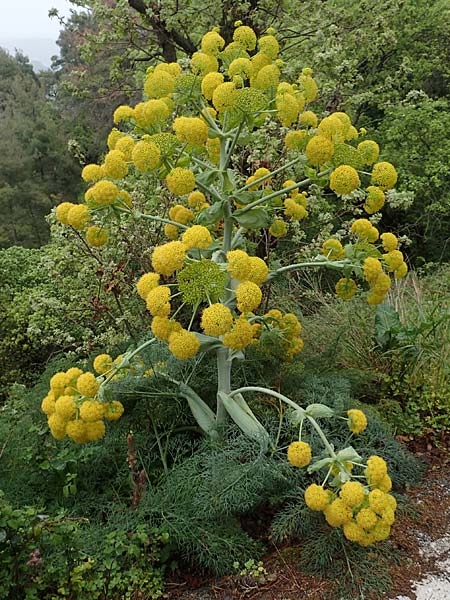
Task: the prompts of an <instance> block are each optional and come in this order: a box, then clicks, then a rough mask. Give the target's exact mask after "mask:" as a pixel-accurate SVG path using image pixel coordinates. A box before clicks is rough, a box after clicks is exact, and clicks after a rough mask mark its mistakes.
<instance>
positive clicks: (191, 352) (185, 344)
mask: <svg viewBox="0 0 450 600" xmlns="http://www.w3.org/2000/svg"><path fill="white" fill-rule="evenodd" d="M199 348H200V342H199V341H198V338H197V336H196V335H195V333H192V332H191V331H186V330H185V329H182V330H181V331H176V332H175V333H172V335H171V336H170V338H169V350H170V352H172V354H173V355H174V356H175V357H176V358H179V359H180V360H186V359H189V358H193V357H194V356H195V355H196V354H197V352H198V349H199Z"/></svg>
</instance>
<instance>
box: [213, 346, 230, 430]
mask: <svg viewBox="0 0 450 600" xmlns="http://www.w3.org/2000/svg"><path fill="white" fill-rule="evenodd" d="M231 365H232V362H231V360H229V358H228V348H226V347H222V348H219V349H218V350H217V412H216V423H217V426H218V427H221V426H223V425H224V424H225V423H226V420H227V411H226V410H225V407H224V405H223V402H222V400H221V399H220V398H219V394H218V393H219V392H223V393H225V394H229V393H230V391H231Z"/></svg>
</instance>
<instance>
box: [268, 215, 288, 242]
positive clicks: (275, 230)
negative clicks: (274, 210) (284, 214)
mask: <svg viewBox="0 0 450 600" xmlns="http://www.w3.org/2000/svg"><path fill="white" fill-rule="evenodd" d="M269 233H270V235H273V237H274V238H281V237H284V236H285V235H286V234H287V225H286V223H285V222H284V221H282V220H281V219H275V221H273V223H272V224H271V226H270V227H269Z"/></svg>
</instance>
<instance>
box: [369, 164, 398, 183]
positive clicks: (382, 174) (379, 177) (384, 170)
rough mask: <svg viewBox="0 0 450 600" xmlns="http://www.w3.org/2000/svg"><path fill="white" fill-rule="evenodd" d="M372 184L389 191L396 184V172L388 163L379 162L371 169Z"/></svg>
mask: <svg viewBox="0 0 450 600" xmlns="http://www.w3.org/2000/svg"><path fill="white" fill-rule="evenodd" d="M372 183H373V185H377V186H378V187H380V188H381V189H382V190H390V189H392V188H393V187H394V186H395V184H396V183H397V171H396V170H395V167H394V166H393V165H391V163H388V162H379V163H377V164H376V165H374V167H373V169H372Z"/></svg>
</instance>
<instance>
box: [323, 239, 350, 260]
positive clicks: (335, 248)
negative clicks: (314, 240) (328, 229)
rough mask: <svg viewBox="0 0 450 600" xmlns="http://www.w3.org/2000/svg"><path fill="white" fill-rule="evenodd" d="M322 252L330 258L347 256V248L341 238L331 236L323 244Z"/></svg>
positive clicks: (337, 258) (336, 258) (335, 258)
mask: <svg viewBox="0 0 450 600" xmlns="http://www.w3.org/2000/svg"><path fill="white" fill-rule="evenodd" d="M322 254H323V255H324V256H326V257H327V258H328V259H329V260H339V259H340V258H342V257H344V256H345V250H344V248H343V247H342V244H341V242H340V241H339V240H335V239H332V238H330V239H329V240H326V241H325V242H324V243H323V244H322Z"/></svg>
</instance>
